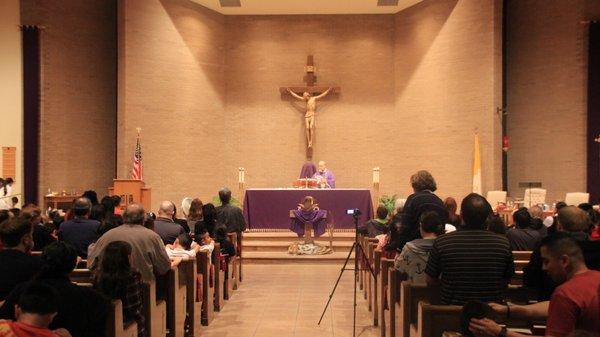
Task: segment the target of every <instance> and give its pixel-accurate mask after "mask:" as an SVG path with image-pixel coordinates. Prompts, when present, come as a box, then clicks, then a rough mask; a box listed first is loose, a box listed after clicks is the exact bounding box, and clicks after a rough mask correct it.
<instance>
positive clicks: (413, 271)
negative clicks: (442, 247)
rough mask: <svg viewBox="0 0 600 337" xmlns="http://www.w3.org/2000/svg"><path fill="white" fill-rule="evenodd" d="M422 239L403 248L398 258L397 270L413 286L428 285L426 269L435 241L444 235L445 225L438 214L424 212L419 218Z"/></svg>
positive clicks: (396, 262)
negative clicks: (440, 235)
mask: <svg viewBox="0 0 600 337" xmlns="http://www.w3.org/2000/svg"><path fill="white" fill-rule="evenodd" d="M419 224H420V231H421V238H422V239H415V240H412V241H410V242H408V243H406V245H404V248H402V252H401V253H400V255H398V256H396V260H395V263H394V265H395V268H396V270H398V271H399V272H400V273H401V274H404V276H405V277H406V279H407V280H408V281H410V282H411V283H413V284H423V285H425V284H427V282H426V276H425V267H426V266H427V260H428V259H429V252H430V251H431V248H433V240H435V238H437V237H438V235H439V234H441V233H442V231H443V228H444V224H443V223H442V219H441V218H440V216H439V215H438V214H437V212H434V211H429V212H424V213H423V214H422V215H421V217H420V218H419Z"/></svg>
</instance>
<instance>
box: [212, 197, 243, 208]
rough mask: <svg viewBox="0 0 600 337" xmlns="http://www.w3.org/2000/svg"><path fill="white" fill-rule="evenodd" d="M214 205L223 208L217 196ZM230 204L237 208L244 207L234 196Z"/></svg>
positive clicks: (214, 198)
mask: <svg viewBox="0 0 600 337" xmlns="http://www.w3.org/2000/svg"><path fill="white" fill-rule="evenodd" d="M212 204H213V205H215V207H218V206H221V199H219V196H218V195H216V196H214V197H213V198H212ZM229 204H231V205H233V206H237V207H242V204H241V203H240V202H239V200H237V199H236V198H234V197H233V196H232V197H231V200H230V201H229Z"/></svg>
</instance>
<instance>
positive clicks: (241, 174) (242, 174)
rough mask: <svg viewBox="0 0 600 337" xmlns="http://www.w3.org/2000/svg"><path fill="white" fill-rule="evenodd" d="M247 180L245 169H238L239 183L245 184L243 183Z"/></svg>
mask: <svg viewBox="0 0 600 337" xmlns="http://www.w3.org/2000/svg"><path fill="white" fill-rule="evenodd" d="M245 180H246V177H245V170H244V168H243V167H240V168H239V169H238V182H239V183H240V184H243V183H244V182H245Z"/></svg>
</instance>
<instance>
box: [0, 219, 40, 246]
mask: <svg viewBox="0 0 600 337" xmlns="http://www.w3.org/2000/svg"><path fill="white" fill-rule="evenodd" d="M32 227H33V225H32V224H31V221H29V219H28V218H23V217H18V218H12V219H7V220H4V221H3V222H2V223H0V240H1V241H2V243H3V244H4V246H6V247H8V248H13V247H16V246H18V245H19V244H20V243H21V240H22V239H23V237H24V236H25V235H27V234H30V233H31V230H32Z"/></svg>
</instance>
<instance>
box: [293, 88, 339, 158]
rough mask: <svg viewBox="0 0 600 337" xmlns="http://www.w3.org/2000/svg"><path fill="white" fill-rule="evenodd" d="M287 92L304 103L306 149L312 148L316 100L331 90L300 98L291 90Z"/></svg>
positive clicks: (305, 94) (303, 95)
mask: <svg viewBox="0 0 600 337" xmlns="http://www.w3.org/2000/svg"><path fill="white" fill-rule="evenodd" d="M287 91H288V92H289V93H290V95H292V96H293V97H294V98H296V99H298V100H301V101H306V114H304V127H305V128H306V141H307V142H308V148H309V149H310V148H312V140H313V135H314V134H315V113H316V112H317V100H318V99H320V98H323V97H325V96H327V94H328V93H329V92H330V91H331V88H328V89H327V90H325V92H323V93H322V94H320V95H317V96H311V95H310V94H309V93H308V92H304V93H303V94H302V96H300V95H298V94H296V93H295V92H293V91H292V89H290V88H287Z"/></svg>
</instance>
